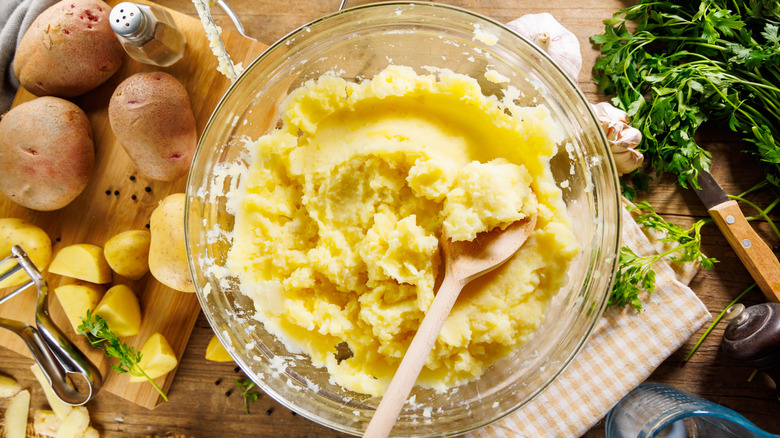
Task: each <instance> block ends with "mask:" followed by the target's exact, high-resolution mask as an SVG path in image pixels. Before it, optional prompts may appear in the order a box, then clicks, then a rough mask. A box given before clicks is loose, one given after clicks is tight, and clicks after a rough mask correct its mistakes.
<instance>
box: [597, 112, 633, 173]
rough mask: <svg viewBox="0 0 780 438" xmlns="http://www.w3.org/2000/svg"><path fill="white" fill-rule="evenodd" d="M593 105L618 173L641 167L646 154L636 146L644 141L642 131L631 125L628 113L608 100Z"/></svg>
mask: <svg viewBox="0 0 780 438" xmlns="http://www.w3.org/2000/svg"><path fill="white" fill-rule="evenodd" d="M592 107H593V111H594V112H595V113H596V117H598V119H599V123H601V129H603V130H604V134H606V137H607V141H608V142H609V148H610V150H611V151H612V156H613V157H614V158H615V166H616V167H617V171H618V174H619V175H623V174H626V173H630V172H633V171H634V170H635V169H637V168H639V166H641V165H642V163H643V162H644V156H643V155H642V153H641V152H639V151H638V150H636V147H637V146H638V145H639V143H640V142H641V141H642V133H641V132H640V131H639V130H638V129H636V128H634V127H632V126H630V125H629V119H628V114H626V112H625V111H623V110H621V109H619V108H616V107H614V106H612V105H611V104H609V103H607V102H600V103H597V104H595V105H592Z"/></svg>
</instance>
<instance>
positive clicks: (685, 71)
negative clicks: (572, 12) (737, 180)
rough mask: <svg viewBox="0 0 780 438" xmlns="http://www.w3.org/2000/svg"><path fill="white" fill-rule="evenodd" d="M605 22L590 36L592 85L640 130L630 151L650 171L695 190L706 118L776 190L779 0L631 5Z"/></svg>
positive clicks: (703, 157) (704, 163) (702, 166)
mask: <svg viewBox="0 0 780 438" xmlns="http://www.w3.org/2000/svg"><path fill="white" fill-rule="evenodd" d="M630 22H634V23H633V24H630ZM604 23H605V24H606V26H605V30H604V33H603V34H600V35H594V36H592V37H591V41H592V42H593V43H594V44H598V45H601V55H602V56H601V57H600V58H599V59H598V60H597V61H596V65H595V66H594V71H595V76H594V78H595V81H596V83H597V84H598V86H599V89H600V90H601V91H603V92H604V93H607V94H611V95H614V98H613V99H612V101H613V103H614V105H615V106H617V107H620V108H622V109H623V110H625V111H626V112H627V113H628V115H629V116H630V117H631V120H632V122H631V124H632V125H633V126H634V127H636V128H637V129H639V130H640V131H642V134H643V137H644V138H643V140H642V143H641V144H640V145H639V147H638V150H639V151H641V152H642V153H643V154H644V155H645V157H646V159H648V160H649V162H650V163H651V164H652V166H653V167H654V168H655V169H656V171H657V172H659V173H661V172H671V173H674V174H676V175H677V177H678V183H679V184H680V185H682V186H683V187H687V185H688V184H689V183H692V184H693V185H694V186H698V184H697V182H696V181H697V177H698V174H699V172H700V171H702V170H709V166H710V161H711V156H710V153H709V152H707V151H706V150H705V149H703V148H702V147H701V146H700V145H698V144H697V143H696V141H695V140H694V135H695V133H696V131H697V129H698V128H699V127H700V126H701V125H702V124H703V123H704V122H705V121H708V120H709V121H713V122H717V123H719V124H722V125H723V126H726V125H728V126H729V128H731V129H732V130H733V131H735V132H738V133H741V134H742V135H743V136H744V138H745V140H747V141H748V142H750V143H752V145H753V147H751V148H750V149H748V150H749V152H751V153H754V154H755V155H757V156H758V157H759V159H760V161H761V162H762V163H763V164H764V165H765V167H766V178H767V180H769V181H770V182H771V183H772V184H774V185H776V186H780V32H778V28H779V27H780V5H779V4H778V2H777V0H750V1H744V0H686V1H674V2H673V1H655V0H639V3H638V4H637V5H635V6H631V7H628V8H625V9H621V10H620V11H618V12H617V13H615V15H614V16H613V17H612V18H611V19H609V20H605V22H604ZM629 24H630V25H629ZM630 28H631V29H633V30H629V29H630ZM635 176H636V174H635ZM635 183H637V184H639V185H644V184H646V180H645V179H644V178H640V179H636V180H635Z"/></svg>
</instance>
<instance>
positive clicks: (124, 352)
mask: <svg viewBox="0 0 780 438" xmlns="http://www.w3.org/2000/svg"><path fill="white" fill-rule="evenodd" d="M81 321H82V322H81V325H79V327H78V330H77V331H78V333H79V334H80V335H83V336H84V337H86V338H87V341H89V343H90V344H91V345H92V346H93V347H95V348H97V349H99V350H102V351H103V353H104V354H105V355H106V357H113V358H115V359H117V360H118V361H119V362H118V363H112V364H111V368H113V369H114V371H116V372H118V373H130V374H131V375H133V376H136V377H144V378H145V379H146V380H148V381H149V383H151V384H152V386H154V389H156V390H157V392H159V393H160V395H161V396H162V398H163V400H165V401H168V397H167V396H166V395H165V393H164V392H163V390H162V389H160V387H159V386H157V384H156V383H154V380H152V378H151V377H149V376H148V375H147V374H146V372H144V370H143V369H142V368H141V367H140V366H139V365H138V364H139V363H140V362H141V352H140V351H138V350H136V349H135V348H133V347H131V346H129V345H127V344H126V343H124V342H122V341H120V340H119V337H118V336H117V335H116V334H115V333H114V332H112V331H111V329H110V328H109V327H108V323H106V320H105V319H103V318H101V317H100V316H99V315H93V314H92V312H91V311H89V310H87V316H86V318H81Z"/></svg>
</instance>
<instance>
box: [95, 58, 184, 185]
mask: <svg viewBox="0 0 780 438" xmlns="http://www.w3.org/2000/svg"><path fill="white" fill-rule="evenodd" d="M108 118H109V121H110V122H111V129H112V130H113V131H114V135H116V137H117V139H118V140H119V142H120V143H121V144H122V147H123V148H124V149H125V151H126V152H127V154H128V155H129V156H130V158H131V159H132V160H133V163H134V164H135V166H136V168H138V171H139V172H140V173H141V175H143V176H145V177H147V178H151V179H156V180H161V181H173V180H176V179H178V178H180V177H182V176H184V175H186V174H187V172H188V171H189V169H190V163H191V162H192V155H193V153H194V152H195V146H196V144H197V142H198V135H197V131H196V128H195V116H194V115H193V113H192V108H191V107H190V99H189V96H188V95H187V90H186V89H185V88H184V85H182V84H181V82H179V80H178V79H176V78H175V77H173V76H171V75H169V74H168V73H164V72H149V73H137V74H134V75H132V76H130V77H129V78H127V79H125V80H124V81H123V82H122V83H121V84H119V86H118V87H117V88H116V90H115V91H114V94H113V95H112V96H111V101H110V102H109V105H108Z"/></svg>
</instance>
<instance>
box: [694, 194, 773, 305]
mask: <svg viewBox="0 0 780 438" xmlns="http://www.w3.org/2000/svg"><path fill="white" fill-rule="evenodd" d="M709 213H710V216H712V219H714V220H715V223H716V224H717V225H718V228H720V231H721V232H722V233H723V235H724V236H726V240H728V242H729V245H731V247H732V248H733V249H734V252H736V253H737V256H738V257H739V259H740V260H741V261H742V263H743V264H744V265H745V267H746V268H747V270H748V272H750V275H751V276H753V279H754V280H755V281H756V283H757V284H758V287H760V288H761V290H762V291H763V292H764V295H765V296H766V298H767V299H768V300H769V301H772V302H775V303H777V302H778V301H780V262H778V261H777V257H775V254H774V253H773V252H772V250H771V249H770V248H769V246H767V244H766V243H765V242H764V241H763V240H762V239H761V237H759V236H758V234H756V232H755V231H754V230H753V228H752V227H751V226H750V224H749V223H748V221H747V220H746V219H745V216H744V215H743V214H742V210H740V209H739V205H738V204H737V201H728V202H724V203H722V204H719V205H716V206H715V207H713V208H712V209H710V210H709Z"/></svg>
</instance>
